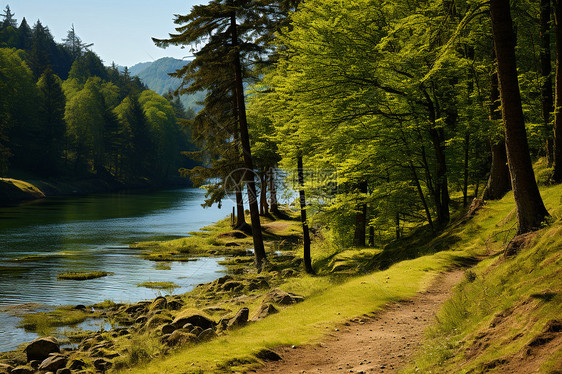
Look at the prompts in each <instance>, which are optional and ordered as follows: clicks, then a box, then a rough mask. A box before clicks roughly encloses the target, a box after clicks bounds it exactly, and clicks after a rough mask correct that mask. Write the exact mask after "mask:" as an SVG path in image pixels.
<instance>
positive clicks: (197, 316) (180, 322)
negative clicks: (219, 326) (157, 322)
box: [172, 310, 215, 330]
mask: <svg viewBox="0 0 562 374" xmlns="http://www.w3.org/2000/svg"><path fill="white" fill-rule="evenodd" d="M187 323H191V324H192V325H193V326H199V327H201V328H202V329H203V330H206V329H208V328H212V327H215V321H213V320H212V319H211V318H209V317H208V316H205V315H204V314H203V313H201V312H199V311H193V310H187V311H184V312H181V313H179V314H178V315H177V316H176V318H175V319H174V320H173V322H172V325H174V326H176V328H180V327H183V326H185V325H186V324H187Z"/></svg>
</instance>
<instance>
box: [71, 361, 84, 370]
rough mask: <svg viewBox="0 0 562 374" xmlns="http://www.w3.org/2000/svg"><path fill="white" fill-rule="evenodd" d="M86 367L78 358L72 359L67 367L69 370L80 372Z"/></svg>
mask: <svg viewBox="0 0 562 374" xmlns="http://www.w3.org/2000/svg"><path fill="white" fill-rule="evenodd" d="M85 366H86V363H85V362H84V361H82V360H80V359H79V358H75V359H72V360H70V361H69V362H68V364H67V367H68V368H69V369H70V370H82V369H83V368H84V367H85Z"/></svg>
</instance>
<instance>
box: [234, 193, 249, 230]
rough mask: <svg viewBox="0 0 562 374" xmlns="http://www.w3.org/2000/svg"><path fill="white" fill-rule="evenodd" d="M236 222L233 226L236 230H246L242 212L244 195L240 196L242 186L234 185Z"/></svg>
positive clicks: (244, 217) (244, 216)
mask: <svg viewBox="0 0 562 374" xmlns="http://www.w3.org/2000/svg"><path fill="white" fill-rule="evenodd" d="M235 187H236V191H235V196H236V224H235V225H234V227H235V228H236V229H237V230H242V231H246V227H247V226H248V224H247V223H246V215H245V213H244V197H243V196H242V186H240V185H238V184H237V185H236V186H235Z"/></svg>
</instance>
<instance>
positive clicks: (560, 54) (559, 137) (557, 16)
mask: <svg viewBox="0 0 562 374" xmlns="http://www.w3.org/2000/svg"><path fill="white" fill-rule="evenodd" d="M555 6H556V8H555V12H554V22H555V24H556V99H555V100H556V103H555V108H556V109H555V111H554V142H553V143H554V144H553V148H554V152H553V157H552V166H553V167H554V174H553V176H552V179H553V180H554V182H555V183H560V182H562V112H561V110H562V61H561V59H562V2H561V0H558V1H556V5H555Z"/></svg>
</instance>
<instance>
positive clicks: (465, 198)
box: [462, 131, 470, 208]
mask: <svg viewBox="0 0 562 374" xmlns="http://www.w3.org/2000/svg"><path fill="white" fill-rule="evenodd" d="M469 147H470V132H468V131H467V132H466V133H465V134H464V180H463V186H462V206H463V207H464V208H466V206H467V205H468V161H469V160H468V158H469V154H470V152H469V151H470V148H469Z"/></svg>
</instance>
